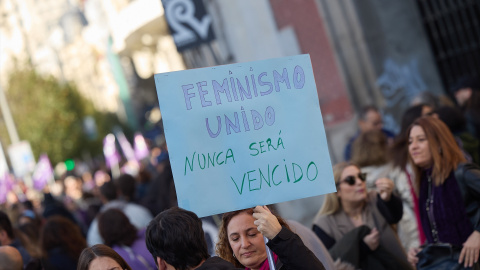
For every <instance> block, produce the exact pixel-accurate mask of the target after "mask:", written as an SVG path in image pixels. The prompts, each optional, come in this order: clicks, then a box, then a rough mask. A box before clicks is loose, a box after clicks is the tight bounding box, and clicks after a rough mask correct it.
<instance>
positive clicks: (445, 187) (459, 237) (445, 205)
mask: <svg viewBox="0 0 480 270" xmlns="http://www.w3.org/2000/svg"><path fill="white" fill-rule="evenodd" d="M431 174H432V170H431V169H428V170H425V171H424V172H423V173H422V178H421V182H420V197H419V206H420V218H421V221H422V227H423V230H424V232H425V236H426V237H427V241H428V243H435V240H434V236H433V233H432V229H433V228H432V227H431V226H430V222H429V218H428V213H427V210H426V203H427V197H428V177H429V176H430V175H431ZM431 194H432V195H433V219H434V220H435V224H436V227H437V230H438V242H441V243H450V244H452V245H454V246H458V247H461V246H462V244H463V243H464V242H465V241H466V240H467V238H468V237H469V236H470V234H471V233H472V232H473V226H472V224H471V223H470V220H469V219H468V216H467V212H466V210H465V205H464V203H463V200H462V196H461V193H460V188H459V187H458V183H457V180H456V179H455V176H454V172H453V171H452V172H451V173H450V175H449V176H448V177H447V179H446V180H445V182H444V183H443V184H442V185H440V186H438V187H437V186H435V184H433V180H432V189H431ZM430 211H432V210H431V209H430Z"/></svg>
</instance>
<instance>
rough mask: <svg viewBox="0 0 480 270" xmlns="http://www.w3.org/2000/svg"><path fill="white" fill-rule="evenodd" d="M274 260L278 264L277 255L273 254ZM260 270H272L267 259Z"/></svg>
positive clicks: (247, 269) (246, 269)
mask: <svg viewBox="0 0 480 270" xmlns="http://www.w3.org/2000/svg"><path fill="white" fill-rule="evenodd" d="M272 253H273V252H272ZM273 260H274V261H275V264H276V263H277V260H278V256H277V254H275V253H273ZM245 270H251V269H250V268H245ZM259 270H270V265H269V264H268V259H266V260H265V261H264V262H263V264H262V266H261V267H260V268H259Z"/></svg>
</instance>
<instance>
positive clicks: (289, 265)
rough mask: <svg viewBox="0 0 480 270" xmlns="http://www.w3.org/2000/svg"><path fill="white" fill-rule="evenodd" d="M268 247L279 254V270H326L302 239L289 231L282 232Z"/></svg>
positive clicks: (269, 242) (283, 229) (284, 229)
mask: <svg viewBox="0 0 480 270" xmlns="http://www.w3.org/2000/svg"><path fill="white" fill-rule="evenodd" d="M267 246H268V247H269V248H270V249H271V250H272V251H273V253H275V254H277V256H278V259H279V261H280V262H281V264H279V263H278V262H277V264H276V268H277V270H280V269H281V270H324V269H325V267H324V266H323V264H322V263H321V262H320V261H319V260H318V259H317V257H316V256H315V255H314V254H313V252H312V251H310V249H308V248H307V247H306V246H305V245H304V244H303V242H302V239H300V236H298V235H296V234H295V233H293V232H292V231H290V230H289V229H287V228H285V227H282V230H281V231H280V232H279V233H278V235H277V236H275V237H274V238H273V239H272V240H270V241H268V243H267Z"/></svg>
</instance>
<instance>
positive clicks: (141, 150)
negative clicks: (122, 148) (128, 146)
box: [133, 132, 150, 160]
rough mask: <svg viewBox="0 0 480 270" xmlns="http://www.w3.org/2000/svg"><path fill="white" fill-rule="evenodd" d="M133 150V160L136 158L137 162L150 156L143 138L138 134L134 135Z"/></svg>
mask: <svg viewBox="0 0 480 270" xmlns="http://www.w3.org/2000/svg"><path fill="white" fill-rule="evenodd" d="M133 149H134V151H135V158H137V160H142V159H144V158H146V157H148V155H149V154H150V153H149V151H148V146H147V143H146V142H145V138H144V137H143V136H142V134H141V133H139V132H137V133H135V137H134V142H133Z"/></svg>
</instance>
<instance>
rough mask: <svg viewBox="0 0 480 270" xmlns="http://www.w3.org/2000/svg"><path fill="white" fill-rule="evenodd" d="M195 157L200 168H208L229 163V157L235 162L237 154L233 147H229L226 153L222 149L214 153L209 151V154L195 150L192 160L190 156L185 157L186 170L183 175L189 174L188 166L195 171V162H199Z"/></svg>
mask: <svg viewBox="0 0 480 270" xmlns="http://www.w3.org/2000/svg"><path fill="white" fill-rule="evenodd" d="M195 157H196V159H197V163H198V168H199V169H200V170H204V169H208V168H210V167H215V165H217V166H221V165H223V164H227V163H228V159H232V161H233V163H235V156H234V155H233V150H232V149H228V150H227V151H226V152H225V154H223V151H220V152H218V153H217V152H213V154H212V153H207V155H205V154H203V153H202V154H200V153H197V152H196V151H195V152H193V155H192V160H191V162H190V160H189V159H188V156H187V157H185V171H184V173H183V175H187V168H189V169H190V171H191V172H193V170H194V168H195V164H197V163H195ZM219 159H220V160H219Z"/></svg>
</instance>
